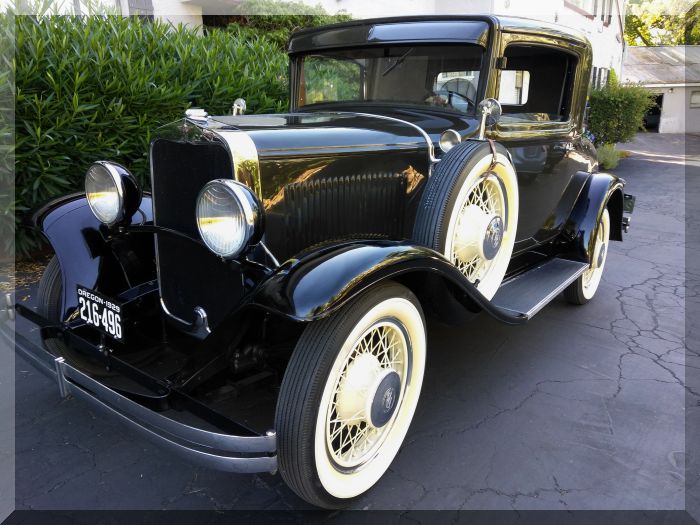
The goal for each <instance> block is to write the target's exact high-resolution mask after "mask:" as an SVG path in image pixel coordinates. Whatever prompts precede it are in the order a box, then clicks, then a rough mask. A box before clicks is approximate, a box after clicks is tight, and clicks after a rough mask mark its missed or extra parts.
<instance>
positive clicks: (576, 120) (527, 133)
mask: <svg viewBox="0 0 700 525" xmlns="http://www.w3.org/2000/svg"><path fill="white" fill-rule="evenodd" d="M500 49H501V56H500V58H499V60H498V63H499V64H500V65H501V68H500V69H498V71H497V72H496V74H497V79H498V80H497V82H496V83H495V84H494V86H493V87H494V93H493V94H492V95H491V96H494V98H496V99H498V100H499V102H500V103H501V105H502V107H503V115H502V117H501V119H500V121H499V123H498V124H497V125H496V126H495V128H494V129H492V130H491V131H490V132H489V133H488V134H487V136H488V137H490V138H493V139H494V140H497V141H499V142H501V143H503V144H504V145H505V146H506V147H507V148H508V150H509V151H510V153H511V156H512V159H513V164H514V166H515V169H516V172H517V174H518V184H519V194H520V209H519V218H518V232H517V236H516V244H515V248H514V254H517V253H520V252H523V251H526V250H530V249H533V248H534V247H536V246H537V245H538V244H541V243H544V242H546V241H548V240H550V239H552V238H553V237H554V236H556V235H557V234H558V233H559V231H560V230H561V227H562V226H563V224H562V223H561V222H562V221H561V217H562V216H568V214H567V213H566V212H567V209H566V208H567V207H568V206H573V202H574V200H575V195H578V192H577V191H576V185H578V184H580V183H581V181H580V179H581V178H580V177H578V178H577V177H575V174H576V172H577V171H589V170H590V169H591V165H590V162H589V159H588V158H587V157H586V156H585V155H581V154H580V150H581V148H582V144H581V132H580V129H581V128H580V124H581V123H580V113H581V111H582V107H583V103H584V102H585V91H582V89H581V82H580V79H579V77H582V76H584V74H585V70H586V67H585V66H586V60H585V58H586V57H585V49H580V48H579V47H577V46H576V45H574V44H573V43H567V45H563V44H562V42H561V41H558V40H554V39H551V38H546V37H536V38H535V37H533V36H532V35H520V34H516V33H507V34H504V35H503V38H502V44H501V47H500ZM582 62H583V63H582ZM569 210H570V208H569Z"/></svg>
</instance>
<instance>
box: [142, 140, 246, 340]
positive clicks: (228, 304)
mask: <svg viewBox="0 0 700 525" xmlns="http://www.w3.org/2000/svg"><path fill="white" fill-rule="evenodd" d="M151 166H152V186H153V188H152V190H153V211H154V213H153V217H154V223H155V224H156V225H158V226H163V227H165V228H169V229H171V230H175V231H178V232H180V233H184V234H186V235H188V236H189V237H192V238H193V239H199V232H198V230H197V223H196V219H195V208H196V204H197V196H198V195H199V191H200V190H201V189H202V187H203V186H204V185H205V184H206V183H207V182H209V181H210V180H214V179H219V178H226V177H230V176H231V175H230V174H231V173H232V168H231V161H230V157H229V154H228V152H227V151H226V150H225V149H224V148H223V147H222V146H221V145H219V144H216V143H198V144H190V143H178V142H172V141H168V140H159V141H156V142H155V143H154V144H153V148H152V150H151ZM156 249H157V253H158V279H159V282H160V294H161V299H162V300H163V303H164V304H165V307H166V308H167V309H168V312H170V313H171V314H172V315H174V316H175V317H177V318H179V319H181V320H183V321H187V322H192V321H194V320H195V314H194V308H195V307H196V306H201V307H202V308H204V309H205V310H206V312H207V315H208V318H209V321H210V325H212V327H213V326H215V325H216V324H218V322H219V321H221V319H222V318H223V316H224V315H225V314H226V313H227V312H228V311H229V310H230V309H231V308H232V307H233V306H235V305H236V304H237V302H238V301H239V299H240V296H241V280H240V275H238V274H237V273H236V272H232V271H231V270H230V268H228V266H227V265H226V263H224V262H222V261H221V260H220V259H219V258H218V257H216V256H215V255H214V254H213V253H211V252H210V251H209V250H208V249H207V248H206V247H204V246H202V245H200V244H197V243H195V242H191V241H188V240H187V239H180V238H177V237H173V236H170V235H167V234H157V235H156Z"/></svg>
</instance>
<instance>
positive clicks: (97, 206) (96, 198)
mask: <svg viewBox="0 0 700 525" xmlns="http://www.w3.org/2000/svg"><path fill="white" fill-rule="evenodd" d="M85 196H86V197H87V201H88V204H89V205H90V209H91V210H92V213H94V214H95V217H97V219H98V220H99V221H100V222H103V223H105V224H107V225H111V224H114V223H116V222H118V221H119V220H121V218H122V216H123V213H124V211H123V210H124V188H123V186H122V181H121V177H120V176H119V174H118V173H117V172H116V170H114V169H113V168H112V166H110V165H109V164H107V163H101V162H96V163H94V164H93V165H92V166H90V168H89V169H88V171H87V174H86V175H85Z"/></svg>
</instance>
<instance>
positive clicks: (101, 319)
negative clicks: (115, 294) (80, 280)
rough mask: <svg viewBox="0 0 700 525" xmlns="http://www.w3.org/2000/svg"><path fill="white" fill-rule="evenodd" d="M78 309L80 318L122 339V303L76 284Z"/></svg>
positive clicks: (117, 338)
mask: <svg viewBox="0 0 700 525" xmlns="http://www.w3.org/2000/svg"><path fill="white" fill-rule="evenodd" d="M78 310H79V315H80V318H81V319H82V320H83V321H85V322H86V323H87V324H89V325H90V326H94V327H95V328H97V329H98V330H100V331H101V332H103V333H105V334H107V335H108V336H110V337H112V338H113V339H116V340H117V341H121V340H122V317H121V314H122V305H121V304H120V303H118V302H116V301H114V300H113V299H110V298H109V297H106V296H104V295H102V294H101V293H98V292H96V291H94V290H90V289H89V288H84V287H82V286H78Z"/></svg>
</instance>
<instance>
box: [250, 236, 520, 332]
mask: <svg viewBox="0 0 700 525" xmlns="http://www.w3.org/2000/svg"><path fill="white" fill-rule="evenodd" d="M427 275H438V276H440V277H442V278H443V279H444V280H445V281H446V282H447V283H448V285H451V286H452V287H453V289H455V291H456V292H457V295H460V292H461V294H462V295H464V296H465V297H464V298H463V301H464V302H465V303H466V304H465V307H470V308H473V307H474V306H475V305H476V306H477V307H479V308H481V309H483V310H486V311H487V312H488V313H490V314H491V315H493V316H494V317H496V318H498V319H500V320H501V321H504V322H506V323H509V324H520V323H522V322H525V321H526V319H525V318H521V317H519V316H513V315H512V314H510V313H508V312H506V311H505V310H502V309H500V308H498V307H496V306H495V305H493V304H491V302H490V301H489V300H488V299H486V298H485V297H484V296H483V295H482V294H481V292H479V291H478V290H477V289H476V288H475V287H474V286H473V285H472V284H471V283H470V282H469V281H467V279H465V277H464V276H463V275H462V274H461V273H460V272H459V270H457V268H455V266H454V265H453V264H451V263H450V262H449V261H448V260H447V259H445V258H444V257H443V256H442V255H440V254H439V253H438V252H436V251H433V250H431V249H430V248H426V247H423V246H417V245H414V244H410V243H408V242H398V241H356V242H350V243H345V244H342V245H333V246H330V247H327V248H323V249H321V250H318V251H315V252H312V253H308V254H306V255H304V256H302V257H301V258H298V259H291V260H289V261H287V262H286V263H284V264H283V265H282V266H280V267H279V268H278V269H277V270H275V272H274V273H273V274H272V275H271V276H269V277H268V278H267V279H266V280H265V281H264V282H263V283H261V285H260V286H258V287H257V288H256V290H255V291H254V292H253V296H252V298H251V302H250V305H252V306H256V307H258V308H262V309H264V310H266V311H268V312H271V313H274V314H277V315H280V316H282V317H285V318H287V319H291V320H294V321H315V320H318V319H322V318H324V317H327V316H329V315H331V314H333V313H334V312H336V311H337V310H338V309H339V308H341V307H342V306H343V305H344V304H346V303H347V302H348V301H350V300H351V299H352V298H353V297H355V296H357V295H358V294H360V293H362V292H363V291H364V290H367V289H368V288H370V287H372V286H373V285H375V284H377V283H378V282H380V281H383V280H386V279H392V278H393V279H396V278H398V279H400V280H401V282H402V283H403V284H405V285H407V286H409V287H410V288H411V289H413V290H414V291H416V292H419V291H420V287H421V285H423V284H425V277H426V276H427Z"/></svg>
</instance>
